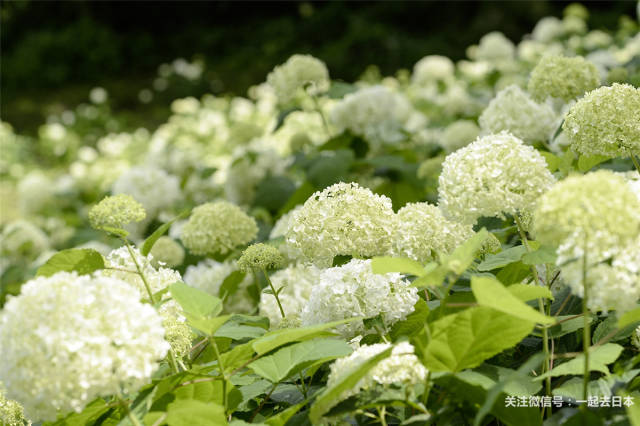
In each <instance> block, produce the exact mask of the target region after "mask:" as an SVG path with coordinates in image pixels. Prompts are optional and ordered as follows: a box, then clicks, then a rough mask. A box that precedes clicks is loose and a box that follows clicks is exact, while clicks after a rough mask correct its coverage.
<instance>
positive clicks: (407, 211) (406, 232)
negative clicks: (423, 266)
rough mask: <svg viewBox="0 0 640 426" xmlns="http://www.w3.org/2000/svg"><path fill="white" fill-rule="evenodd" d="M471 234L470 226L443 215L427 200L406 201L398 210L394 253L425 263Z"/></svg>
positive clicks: (447, 250)
mask: <svg viewBox="0 0 640 426" xmlns="http://www.w3.org/2000/svg"><path fill="white" fill-rule="evenodd" d="M472 235H473V228H472V226H471V225H463V224H461V223H458V222H454V221H451V220H448V219H447V218H445V217H444V216H443V215H442V213H441V211H440V209H438V207H436V206H434V205H430V204H428V203H410V204H407V205H406V206H404V207H403V208H401V209H400V210H398V213H397V228H396V231H395V233H394V237H393V238H394V241H393V242H394V254H396V255H398V256H407V257H410V258H411V259H414V260H417V261H419V262H422V263H425V262H428V261H430V260H433V259H434V258H436V257H437V256H438V255H443V254H449V253H451V252H452V251H453V250H454V249H455V248H456V247H458V246H459V245H460V244H462V243H463V242H464V241H465V240H467V239H468V238H470V237H471V236H472Z"/></svg>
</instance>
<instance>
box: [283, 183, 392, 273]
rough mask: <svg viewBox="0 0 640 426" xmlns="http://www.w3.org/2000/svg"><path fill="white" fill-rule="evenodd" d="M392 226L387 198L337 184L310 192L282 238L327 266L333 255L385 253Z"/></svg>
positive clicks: (312, 259)
mask: <svg viewBox="0 0 640 426" xmlns="http://www.w3.org/2000/svg"><path fill="white" fill-rule="evenodd" d="M394 223H395V216H394V213H393V209H392V208H391V200H390V199H389V198H387V197H385V196H383V195H376V194H374V193H372V192H371V191H370V190H369V189H366V188H362V187H360V186H359V185H358V184H356V183H342V182H341V183H337V184H335V185H332V186H330V187H328V188H326V189H324V190H323V191H319V192H316V193H314V194H313V195H312V196H311V197H309V199H308V200H307V201H306V202H305V203H304V205H303V206H302V207H301V208H300V210H298V211H296V212H294V213H293V215H292V217H291V219H290V220H289V229H288V230H287V232H286V238H287V241H288V242H289V243H290V244H292V245H293V246H294V247H297V248H298V249H300V250H301V251H302V253H303V254H304V256H306V257H307V258H308V259H309V260H311V261H313V262H314V263H316V264H324V265H330V264H331V261H332V260H333V258H334V256H337V255H352V256H363V257H370V256H376V255H381V254H385V253H387V252H388V251H389V249H390V248H391V236H392V232H393V228H394Z"/></svg>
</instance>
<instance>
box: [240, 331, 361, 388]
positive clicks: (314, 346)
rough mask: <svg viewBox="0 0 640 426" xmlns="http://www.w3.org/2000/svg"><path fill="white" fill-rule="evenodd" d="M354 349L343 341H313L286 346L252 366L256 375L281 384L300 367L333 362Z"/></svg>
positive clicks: (256, 361)
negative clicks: (320, 362) (319, 362)
mask: <svg viewBox="0 0 640 426" xmlns="http://www.w3.org/2000/svg"><path fill="white" fill-rule="evenodd" d="M352 351H353V349H351V346H349V345H348V344H347V343H346V342H344V341H343V340H338V339H312V340H307V341H304V342H301V343H296V344H293V345H289V346H286V347H284V348H282V349H279V350H278V351H276V352H275V353H274V354H272V355H268V356H263V357H262V358H259V359H257V360H255V361H253V362H252V363H251V364H249V368H250V369H252V370H253V371H254V373H256V374H258V375H260V376H262V377H264V378H265V379H268V380H270V381H271V382H273V383H279V382H281V381H282V380H284V379H285V378H287V377H289V375H291V374H293V373H295V372H297V371H298V370H299V369H300V367H304V366H305V365H306V364H308V363H313V362H314V361H318V360H326V361H328V360H332V359H335V358H338V357H341V356H346V355H349V354H350V353H351V352H352Z"/></svg>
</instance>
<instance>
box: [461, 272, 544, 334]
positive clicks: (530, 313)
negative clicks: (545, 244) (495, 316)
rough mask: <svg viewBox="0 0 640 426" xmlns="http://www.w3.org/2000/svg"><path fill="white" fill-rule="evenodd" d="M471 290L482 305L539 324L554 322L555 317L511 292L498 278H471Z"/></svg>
mask: <svg viewBox="0 0 640 426" xmlns="http://www.w3.org/2000/svg"><path fill="white" fill-rule="evenodd" d="M471 290H472V291H473V295H474V296H475V298H476V301H477V302H478V305H480V306H486V307H488V308H493V309H495V310H497V311H501V312H504V313H505V314H509V315H511V316H513V317H515V318H520V319H522V320H525V321H532V322H536V323H539V324H553V323H555V322H556V321H555V319H554V318H552V317H549V316H547V315H544V314H542V313H540V312H538V311H536V310H535V309H533V308H532V307H531V306H529V305H527V304H526V303H524V302H523V301H522V300H520V299H518V298H517V297H516V296H514V295H513V294H511V293H510V292H509V290H507V288H506V287H505V286H504V285H502V283H501V282H500V281H498V280H495V279H493V278H488V277H478V276H474V277H472V278H471Z"/></svg>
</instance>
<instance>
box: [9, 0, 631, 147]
mask: <svg viewBox="0 0 640 426" xmlns="http://www.w3.org/2000/svg"><path fill="white" fill-rule="evenodd" d="M570 3H571V2H568V1H513V2H494V1H478V2H460V1H425V2H412V1H409V2H402V1H389V2H337V1H336V2H333V1H332V2H240V1H219V2H185V1H182V2H155V1H140V2H134V1H128V2H115V1H114V2H110V1H80V0H76V1H64V2H44V1H10V2H6V1H4V2H2V8H1V24H2V25H1V27H2V28H1V37H2V79H1V94H2V96H1V115H2V120H4V121H8V122H9V123H11V124H12V126H13V127H14V128H15V130H16V131H17V132H18V133H23V134H27V135H33V134H35V133H36V132H37V128H38V126H39V125H40V124H42V123H43V122H45V121H46V118H47V116H49V115H50V114H56V113H60V112H61V111H64V110H66V109H69V108H72V107H73V106H75V105H77V104H80V103H82V102H87V100H88V96H89V93H90V91H91V89H92V88H95V87H98V86H99V87H103V88H105V89H106V91H107V93H108V94H109V95H108V96H109V100H110V105H111V107H112V108H113V110H114V111H116V114H117V115H118V118H119V119H120V121H121V122H122V123H125V126H126V127H131V128H135V127H137V126H146V127H153V126H155V125H157V124H159V123H161V122H163V121H164V120H165V119H166V118H167V117H168V115H169V103H170V101H171V100H172V99H175V98H177V97H183V96H189V95H191V96H196V97H198V96H201V95H202V94H204V93H213V94H217V95H220V94H227V93H234V94H240V95H244V94H245V93H246V91H247V89H248V87H250V86H251V85H253V84H258V83H261V82H263V81H264V80H265V77H266V75H267V73H268V72H269V71H270V70H271V69H272V68H273V67H274V66H275V65H277V64H280V63H282V62H284V61H285V60H286V59H287V58H288V57H289V56H290V55H291V54H294V53H310V54H312V55H314V56H316V57H318V58H320V59H322V60H324V61H325V62H326V63H327V65H328V67H329V70H330V73H331V76H332V78H336V79H343V80H346V81H350V80H354V79H355V78H357V77H358V76H360V75H361V74H362V73H363V72H365V71H367V72H372V73H377V72H379V73H381V74H382V75H388V74H392V73H394V72H395V71H396V70H398V69H403V68H405V69H411V68H412V67H413V64H414V63H415V62H416V61H417V60H419V59H420V58H422V57H423V56H425V55H428V54H441V55H446V56H449V57H450V58H452V59H453V60H458V59H462V58H464V57H465V49H466V47H467V46H469V45H471V44H473V43H477V41H478V40H479V39H480V37H481V36H482V35H484V34H486V33H487V32H489V31H493V30H498V31H502V32H503V33H505V34H506V35H507V37H509V38H511V39H512V40H513V41H515V42H517V41H519V40H520V39H521V38H522V37H523V36H524V35H525V34H527V33H529V32H530V31H531V30H532V29H533V27H534V25H535V24H536V22H537V21H538V20H539V19H540V18H542V17H544V16H558V17H560V16H561V15H562V10H563V9H564V8H565V7H566V6H567V5H568V4H570ZM585 5H586V6H587V7H588V8H589V10H590V12H591V15H590V18H589V26H590V28H592V29H614V28H615V27H616V26H617V25H618V19H619V17H620V16H621V15H623V14H626V15H629V16H634V15H635V8H636V2H634V1H605V2H586V3H585ZM370 65H376V66H377V68H371V67H369V66H370Z"/></svg>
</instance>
